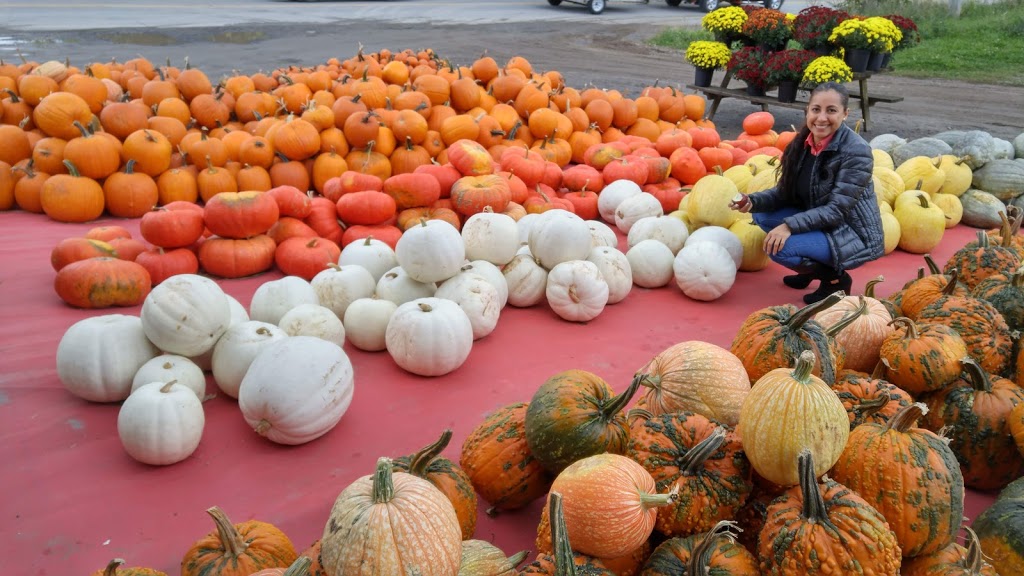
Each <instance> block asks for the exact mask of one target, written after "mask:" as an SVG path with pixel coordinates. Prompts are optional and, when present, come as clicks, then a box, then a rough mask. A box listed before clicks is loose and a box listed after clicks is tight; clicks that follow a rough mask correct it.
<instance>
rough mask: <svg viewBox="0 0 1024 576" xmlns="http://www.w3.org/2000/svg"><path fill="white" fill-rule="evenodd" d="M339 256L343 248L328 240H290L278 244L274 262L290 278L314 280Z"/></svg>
mask: <svg viewBox="0 0 1024 576" xmlns="http://www.w3.org/2000/svg"><path fill="white" fill-rule="evenodd" d="M339 256H341V248H338V245H337V244H335V243H334V242H331V241H330V240H327V239H326V238H289V239H287V240H285V241H284V242H282V243H280V244H278V246H277V249H276V250H275V251H274V262H275V263H276V264H277V267H278V268H280V269H281V271H282V272H284V273H285V274H287V275H288V276H298V277H299V278H304V279H306V280H312V279H313V277H314V276H316V275H317V274H319V273H320V272H322V271H324V270H325V269H326V268H327V267H328V266H329V265H331V264H334V263H336V262H337V261H338V257H339Z"/></svg>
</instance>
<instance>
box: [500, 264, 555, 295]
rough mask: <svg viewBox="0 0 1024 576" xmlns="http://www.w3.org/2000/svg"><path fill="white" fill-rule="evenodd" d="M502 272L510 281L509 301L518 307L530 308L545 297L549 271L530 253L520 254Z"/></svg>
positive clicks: (506, 280)
mask: <svg viewBox="0 0 1024 576" xmlns="http://www.w3.org/2000/svg"><path fill="white" fill-rule="evenodd" d="M501 273H502V274H503V275H504V276H505V282H507V283H508V303H509V304H511V305H512V306H515V307H516V308H529V307H530V306H534V305H536V304H539V303H540V301H541V300H543V299H544V291H545V290H546V289H547V285H548V271H547V270H545V269H544V267H543V266H541V265H540V264H538V263H537V260H536V259H535V258H534V257H533V256H530V255H526V254H520V255H519V256H516V257H515V258H513V259H512V261H511V262H509V263H508V264H507V265H505V268H503V269H502V271H501Z"/></svg>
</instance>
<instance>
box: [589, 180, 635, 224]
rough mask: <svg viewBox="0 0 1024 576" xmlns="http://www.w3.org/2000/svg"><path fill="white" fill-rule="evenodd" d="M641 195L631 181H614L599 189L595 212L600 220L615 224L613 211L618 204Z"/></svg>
mask: <svg viewBox="0 0 1024 576" xmlns="http://www.w3.org/2000/svg"><path fill="white" fill-rule="evenodd" d="M641 193H643V190H641V189H640V186H639V185H638V184H637V183H636V182H633V181H632V180H616V181H614V182H611V183H609V184H608V185H607V186H605V187H604V188H602V189H601V193H600V194H598V195H597V211H598V213H600V214H601V219H602V220H604V221H605V222H608V223H610V224H611V223H614V222H615V211H616V210H617V209H618V207H619V204H621V203H622V201H623V200H625V199H626V198H629V197H630V196H636V195H638V194H641Z"/></svg>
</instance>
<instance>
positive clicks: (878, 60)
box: [868, 52, 885, 72]
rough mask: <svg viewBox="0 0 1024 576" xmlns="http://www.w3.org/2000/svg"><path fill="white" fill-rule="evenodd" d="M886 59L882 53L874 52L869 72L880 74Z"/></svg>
mask: <svg viewBox="0 0 1024 576" xmlns="http://www.w3.org/2000/svg"><path fill="white" fill-rule="evenodd" d="M884 58H885V54H883V53H882V52H872V53H871V58H870V59H868V72H878V71H879V70H881V69H882V60H883V59H884Z"/></svg>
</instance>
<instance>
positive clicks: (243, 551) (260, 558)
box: [181, 506, 298, 576]
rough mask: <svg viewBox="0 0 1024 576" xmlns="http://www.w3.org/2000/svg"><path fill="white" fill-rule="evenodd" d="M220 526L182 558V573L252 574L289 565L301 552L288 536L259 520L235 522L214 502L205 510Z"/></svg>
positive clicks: (199, 575)
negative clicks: (296, 551)
mask: <svg viewBox="0 0 1024 576" xmlns="http://www.w3.org/2000/svg"><path fill="white" fill-rule="evenodd" d="M206 512H207V513H208V514H209V515H210V516H211V517H212V518H213V521H214V523H215V524H216V525H217V529H216V530H215V531H213V532H211V533H209V534H207V535H206V536H205V537H203V538H202V539H200V540H199V541H197V542H196V543H195V544H193V545H192V547H191V548H189V550H188V552H186V553H185V557H184V558H183V559H182V561H181V576H206V575H208V574H218V575H220V576H250V575H251V574H253V573H254V572H258V571H260V570H263V569H265V568H278V567H281V568H283V567H287V566H290V565H291V564H292V562H295V559H296V558H297V557H298V554H296V553H295V546H294V545H293V544H292V541H291V540H289V539H288V536H286V535H285V534H284V532H281V530H279V529H278V528H277V527H275V526H273V525H272V524H269V523H267V522H260V521H259V520H248V521H246V522H242V523H240V524H232V523H231V520H229V519H228V517H227V515H226V514H224V512H223V511H222V510H221V509H220V508H218V507H217V506H214V507H213V508H210V509H209V510H207V511H206Z"/></svg>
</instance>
